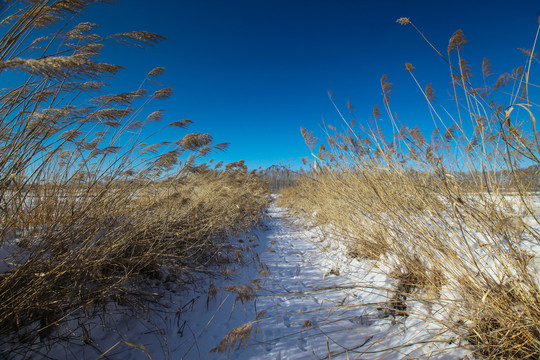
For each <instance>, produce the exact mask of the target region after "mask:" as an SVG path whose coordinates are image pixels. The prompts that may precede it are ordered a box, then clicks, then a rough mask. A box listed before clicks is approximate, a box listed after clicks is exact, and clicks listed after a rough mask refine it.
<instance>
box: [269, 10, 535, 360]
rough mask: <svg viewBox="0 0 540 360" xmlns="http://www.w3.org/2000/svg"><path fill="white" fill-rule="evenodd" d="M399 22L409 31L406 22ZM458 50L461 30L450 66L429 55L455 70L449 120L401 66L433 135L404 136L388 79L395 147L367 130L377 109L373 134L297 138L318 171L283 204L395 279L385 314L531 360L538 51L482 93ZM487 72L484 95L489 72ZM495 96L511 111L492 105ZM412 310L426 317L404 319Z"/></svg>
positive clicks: (355, 131) (495, 353) (493, 354)
mask: <svg viewBox="0 0 540 360" xmlns="http://www.w3.org/2000/svg"><path fill="white" fill-rule="evenodd" d="M398 22H400V23H401V24H403V25H408V26H413V27H414V28H415V29H416V30H418V29H417V28H416V27H415V26H414V24H413V23H412V22H411V21H410V20H409V19H406V18H402V19H399V20H398ZM539 29H540V28H539ZM420 34H421V35H422V36H424V35H423V34H422V33H420ZM536 38H538V34H537V35H536ZM465 43H466V39H465V36H464V34H463V33H462V32H461V31H457V32H456V33H455V34H454V36H453V37H452V38H451V39H450V42H449V46H448V54H447V56H443V55H442V54H441V53H440V52H439V51H438V50H437V49H435V48H434V49H435V50H436V52H437V54H438V55H440V56H441V57H442V58H443V60H444V61H446V62H447V63H448V65H449V67H450V73H451V79H452V89H453V98H454V102H455V105H456V111H455V114H456V115H455V116H454V117H450V118H449V119H448V114H446V115H444V116H443V115H441V114H440V113H441V110H440V108H439V107H438V106H437V104H435V103H434V102H433V96H434V90H433V89H432V88H431V85H428V86H427V87H425V88H424V87H420V85H419V83H418V81H417V80H416V78H415V76H414V67H413V66H412V65H411V64H406V71H408V72H409V73H410V74H411V76H412V77H413V80H414V81H415V82H416V84H418V85H419V87H420V90H421V91H422V93H423V94H424V96H425V99H426V101H427V103H428V105H429V107H430V110H431V114H432V116H433V120H434V121H435V123H436V124H438V127H437V129H435V131H434V132H433V133H432V134H431V136H430V137H427V136H425V135H424V134H423V133H422V132H421V131H420V129H419V128H417V127H414V128H408V127H406V126H403V125H401V124H399V122H398V121H397V120H396V118H395V117H394V116H393V115H392V114H393V112H392V111H391V108H390V92H391V91H392V84H391V83H390V82H389V80H388V78H387V77H386V76H383V77H382V78H381V88H382V91H383V94H384V98H383V104H384V108H385V110H386V113H387V114H388V116H389V119H388V121H389V123H390V124H391V127H392V129H393V134H392V136H391V137H388V138H391V139H392V141H387V140H386V139H385V136H384V134H383V131H382V130H381V129H380V128H379V127H378V125H377V124H376V122H377V121H380V120H382V116H381V114H380V112H379V110H378V108H377V107H375V108H374V114H373V116H374V119H375V122H374V123H373V124H371V125H366V126H359V127H355V126H354V125H353V124H351V122H349V121H347V120H346V119H345V118H343V120H344V121H345V122H346V125H347V126H346V131H344V132H340V131H338V130H337V129H336V128H335V127H332V126H328V128H327V129H326V130H325V132H326V144H321V145H320V146H318V145H319V144H318V142H319V141H318V139H316V138H315V137H314V136H313V134H312V133H311V132H310V131H308V130H306V129H303V130H302V134H303V136H304V139H305V141H306V144H307V145H308V146H309V147H310V148H311V149H312V154H313V157H314V168H313V170H312V171H311V173H310V174H308V175H307V176H304V177H303V178H301V179H300V180H298V179H297V181H296V185H295V186H294V187H290V188H287V189H285V190H283V191H282V195H281V197H280V198H279V201H280V204H281V205H282V206H283V207H287V208H289V209H290V211H291V212H292V213H293V214H295V215H297V216H300V217H303V218H305V219H306V220H308V221H309V222H311V223H313V224H315V225H322V226H323V227H324V228H325V229H326V231H328V232H329V233H330V234H332V235H333V237H334V238H340V239H343V241H344V242H345V244H346V246H347V249H348V250H347V251H348V253H349V255H350V256H352V257H357V258H361V259H369V260H375V261H377V262H378V264H379V266H380V268H382V269H385V270H386V272H387V274H388V275H389V276H391V277H392V278H394V279H395V283H394V286H393V287H392V288H390V289H389V294H390V295H389V296H388V301H387V304H386V311H387V313H388V314H389V315H393V316H400V315H403V316H415V317H418V318H420V319H423V320H425V321H429V322H433V321H434V322H437V323H438V324H440V325H442V326H443V327H444V328H446V329H447V330H448V333H449V334H454V337H455V339H456V341H458V340H461V341H462V343H463V344H465V345H464V346H466V347H469V348H471V349H472V350H473V351H474V353H475V355H477V356H479V357H482V358H488V359H495V358H509V359H510V358H513V359H525V358H531V359H532V358H537V357H538V355H539V354H540V341H539V339H540V332H539V329H540V293H539V287H538V285H539V281H538V275H536V272H537V271H538V269H537V261H536V259H537V256H538V245H539V241H540V232H539V229H540V223H539V218H538V216H539V213H538V202H535V199H534V196H535V191H537V190H538V180H537V179H538V171H539V169H540V167H539V166H540V146H539V145H538V144H539V141H538V140H539V139H538V136H539V133H538V131H537V129H536V119H535V116H534V113H537V111H538V104H537V103H535V102H534V100H533V95H534V93H533V92H532V89H533V88H534V87H535V86H536V85H534V84H533V83H532V82H531V79H530V74H531V65H533V63H534V62H537V61H538V60H537V58H536V54H535V53H534V46H533V49H531V50H524V53H525V54H526V56H527V61H526V66H525V67H519V68H517V69H515V70H514V71H513V72H512V73H510V74H503V75H501V76H500V77H499V78H498V79H497V80H496V81H494V83H493V85H481V86H480V87H478V86H476V84H473V80H472V76H471V73H470V67H469V66H468V65H467V63H466V61H465V60H464V58H463V57H462V48H463V46H464V44H465ZM428 44H429V45H431V44H430V43H429V42H428ZM535 45H536V40H535ZM482 70H483V71H482V77H481V78H482V79H484V80H485V81H486V84H488V83H489V79H490V76H491V67H490V64H489V61H487V60H484V63H483V69H482ZM508 89H510V90H508ZM511 89H513V90H511ZM508 91H510V94H508ZM501 94H502V95H503V96H504V97H507V98H506V99H505V100H506V103H507V104H506V105H502V104H497V100H498V99H499V97H500V96H501ZM349 110H351V111H352V106H350V105H349ZM469 121H470V124H469V125H466V124H465V122H469ZM468 129H471V130H468ZM317 146H318V149H317ZM413 301H416V302H421V303H424V304H426V306H425V308H424V310H422V311H420V312H418V311H416V310H415V309H412V308H411V306H410V304H412V302H413Z"/></svg>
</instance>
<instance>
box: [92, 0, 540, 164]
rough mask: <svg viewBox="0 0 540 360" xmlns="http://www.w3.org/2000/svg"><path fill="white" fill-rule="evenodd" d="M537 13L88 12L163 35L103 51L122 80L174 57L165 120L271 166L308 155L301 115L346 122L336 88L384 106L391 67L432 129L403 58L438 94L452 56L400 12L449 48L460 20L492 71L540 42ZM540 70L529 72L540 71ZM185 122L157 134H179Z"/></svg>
mask: <svg viewBox="0 0 540 360" xmlns="http://www.w3.org/2000/svg"><path fill="white" fill-rule="evenodd" d="M539 15H540V2H539V1H538V0H529V1H525V0H522V1H499V0H493V1H471V0H469V1H462V0H457V1H435V0H432V1H403V0H402V1H385V0H381V1H351V0H327V1H305V0H302V1H294V0H289V1H284V0H272V1H270V0H230V1H223V0H191V1H184V0H178V1H173V0H160V1H147V0H119V1H118V3H117V4H116V5H113V6H110V5H102V4H101V5H94V6H92V7H91V8H90V9H89V10H88V11H87V12H86V16H85V20H88V21H92V22H96V23H99V24H100V32H101V33H104V34H107V33H113V32H119V31H128V30H147V31H153V32H157V33H160V34H162V35H164V36H166V37H167V40H165V41H163V42H161V43H160V44H158V45H156V46H154V47H152V48H146V49H137V48H127V49H126V48H123V47H115V48H114V49H110V50H108V51H106V52H105V58H104V59H105V60H107V61H108V62H112V63H117V64H121V65H124V66H125V67H126V68H127V70H125V71H123V72H122V73H120V75H119V76H118V78H117V79H116V80H115V81H113V82H111V84H112V85H113V87H114V89H115V90H118V91H127V90H130V89H133V88H135V87H137V86H138V85H139V82H140V80H141V79H142V78H144V76H145V74H146V73H147V72H148V71H149V70H151V69H152V68H154V67H157V66H164V67H166V68H167V71H166V72H165V76H164V77H163V78H162V79H161V81H162V82H163V83H164V84H165V85H167V86H170V87H172V88H174V89H175V93H174V95H173V96H172V97H171V98H170V99H169V100H167V101H165V102H163V103H160V104H154V105H153V106H155V107H156V108H165V109H166V118H165V121H175V120H179V119H184V118H188V119H191V120H193V121H194V122H195V123H194V124H193V125H192V126H191V127H190V129H189V130H191V131H199V132H209V133H211V134H212V135H213V136H214V139H215V140H216V142H230V143H231V145H230V148H229V149H228V151H227V152H226V153H223V154H216V155H215V158H216V160H224V161H226V162H230V161H235V160H240V159H243V160H245V161H246V164H247V165H248V166H249V167H250V168H257V167H259V166H262V167H263V168H265V167H268V166H270V165H272V164H276V163H280V162H281V163H282V164H289V165H291V166H293V167H297V166H298V165H299V164H300V161H299V158H300V157H303V156H308V155H309V150H308V149H307V147H306V146H305V144H304V143H303V140H302V137H301V135H300V127H301V126H303V127H306V128H310V129H312V130H315V132H316V133H317V130H318V128H319V125H320V123H321V121H322V119H323V118H324V119H325V122H326V123H328V124H332V125H335V126H338V127H341V126H342V123H341V120H340V119H339V116H338V114H337V112H336V111H335V109H334V108H333V106H332V104H331V102H330V101H329V99H328V95H327V92H328V90H332V91H333V93H334V99H335V101H336V103H337V104H338V106H339V107H340V108H341V109H342V110H343V111H344V112H346V102H347V100H348V99H349V98H351V102H352V103H353V104H354V106H355V107H356V109H357V110H356V116H357V117H358V119H359V120H360V121H368V120H369V118H370V117H371V116H372V109H373V105H375V104H378V105H379V107H380V108H382V104H383V103H382V96H381V89H380V82H379V80H380V77H381V76H382V75H383V74H387V75H388V76H389V79H390V81H391V82H392V83H394V84H395V85H394V91H393V93H392V94H391V100H390V101H391V106H392V110H393V111H394V112H395V113H397V114H398V117H399V119H400V121H402V122H403V123H404V124H406V125H408V126H411V127H412V126H414V125H418V126H420V127H421V128H423V129H425V130H426V131H430V130H433V126H432V120H431V118H430V116H429V111H428V109H427V106H426V104H425V101H424V100H423V98H422V95H421V93H420V92H419V91H418V89H417V88H416V85H414V83H413V81H412V79H411V78H410V75H409V74H408V73H407V72H406V71H405V67H404V64H405V63H406V62H410V63H412V64H413V65H414V66H415V67H416V70H415V75H416V76H417V78H418V80H419V81H420V83H421V84H422V86H425V85H426V84H427V83H430V82H431V83H433V86H434V88H435V90H436V91H437V97H438V99H439V101H441V102H442V101H445V100H446V99H447V98H448V95H447V94H446V93H447V91H448V90H449V89H450V87H449V83H450V80H449V79H450V78H449V73H448V67H447V65H446V64H445V63H444V62H443V61H442V60H440V59H439V58H438V57H437V55H436V54H435V53H434V52H433V51H432V50H431V49H430V48H429V46H428V45H427V44H426V43H425V42H424V41H423V40H422V39H421V37H420V36H419V35H418V34H417V33H416V32H415V31H414V30H413V29H412V28H411V27H406V26H401V25H399V24H397V23H396V19H397V18H399V17H410V18H411V20H412V21H413V22H414V23H415V24H416V26H418V27H419V28H420V29H421V30H422V31H423V32H424V33H425V34H426V36H427V37H428V38H429V39H430V40H431V41H432V42H433V44H434V45H436V46H437V47H438V48H440V49H441V50H442V52H443V53H446V48H447V45H448V39H449V38H450V37H451V36H452V34H453V33H454V31H456V30H457V29H462V30H463V32H464V33H465V36H466V37H467V39H468V44H467V45H466V47H465V51H464V52H463V55H464V57H465V58H466V59H467V60H468V62H469V63H470V64H471V66H472V69H473V72H475V73H477V74H479V72H480V69H481V62H482V59H483V58H484V57H487V58H488V59H490V61H491V62H492V66H493V69H494V71H495V73H502V72H509V71H511V70H512V68H514V67H516V66H517V65H519V64H522V63H524V58H523V56H522V55H521V54H520V52H519V51H518V50H517V48H531V47H532V43H533V40H534V35H535V32H536V28H537V25H538V23H537V19H538V16H539ZM538 71H540V70H537V71H536V72H533V73H532V75H531V79H532V81H533V82H536V83H538V82H539V81H535V78H536V79H538V78H539V75H538V74H539V72H538ZM535 76H536V77H535ZM477 80H479V79H477ZM430 126H431V127H430ZM184 133H185V131H183V130H180V129H178V130H174V131H173V132H172V131H168V132H167V133H164V134H162V135H160V136H162V137H164V138H169V139H171V138H172V140H175V139H176V138H177V137H181V136H183V135H184Z"/></svg>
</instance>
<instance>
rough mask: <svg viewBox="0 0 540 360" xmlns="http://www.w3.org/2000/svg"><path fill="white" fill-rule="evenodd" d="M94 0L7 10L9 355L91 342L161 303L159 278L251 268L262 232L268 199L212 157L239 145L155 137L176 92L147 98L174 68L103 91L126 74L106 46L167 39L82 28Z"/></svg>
mask: <svg viewBox="0 0 540 360" xmlns="http://www.w3.org/2000/svg"><path fill="white" fill-rule="evenodd" d="M93 2H94V1H90V0H51V1H7V2H2V3H0V26H1V31H2V32H1V34H2V39H1V41H0V74H1V76H2V77H4V76H6V74H8V73H10V74H12V75H11V76H12V77H11V78H10V81H7V82H4V83H3V84H4V85H8V84H9V83H11V84H12V86H11V87H10V88H4V89H1V90H0V168H1V171H0V337H1V338H2V342H3V343H4V345H3V346H2V348H1V349H0V350H2V351H3V354H6V355H9V357H11V356H15V355H16V354H18V355H20V356H22V357H27V356H31V355H32V354H31V353H28V351H29V349H30V348H31V346H32V344H33V343H36V341H37V342H39V341H41V342H45V341H65V342H67V343H69V341H72V340H76V341H79V342H80V341H84V342H86V343H87V344H91V342H92V339H91V338H88V334H87V333H85V331H84V321H83V320H84V319H88V318H93V317H95V316H99V317H100V318H102V319H106V318H107V316H108V315H109V314H108V313H107V311H108V309H110V307H109V305H110V304H117V305H120V306H122V307H124V308H125V309H128V311H132V312H133V313H135V314H137V310H142V309H147V308H148V307H149V306H150V305H151V304H152V303H154V302H155V301H157V299H156V296H157V294H156V293H154V292H153V291H152V289H149V288H148V287H147V286H146V285H145V279H148V278H152V279H158V280H162V281H168V282H171V281H172V282H174V283H175V285H177V286H178V288H179V289H181V288H182V287H183V286H185V285H186V284H188V283H190V282H192V281H194V279H196V277H197V274H202V273H210V272H211V271H212V265H214V264H223V263H226V262H227V261H237V260H238V258H239V256H238V251H240V250H241V248H237V247H235V245H234V244H233V243H232V242H230V239H232V238H234V237H235V236H237V235H239V234H242V233H246V232H249V231H250V230H251V229H252V228H253V227H254V226H256V225H257V224H258V222H259V220H260V219H261V218H262V216H263V215H264V209H265V207H266V206H267V202H268V196H267V188H266V185H265V183H264V181H261V178H260V176H259V175H258V174H255V173H249V172H248V171H247V168H246V166H245V165H244V164H243V162H242V161H239V162H236V163H231V164H228V165H226V166H223V165H222V164H221V163H218V164H215V165H213V167H212V168H210V166H211V163H212V161H209V162H208V163H204V162H203V160H202V159H203V158H204V157H206V156H207V155H208V154H210V153H212V152H214V151H220V150H224V149H225V148H226V144H215V143H214V142H213V139H212V136H211V135H210V134H203V133H191V134H187V135H184V136H183V137H181V138H180V139H179V140H176V141H172V142H168V141H165V142H160V143H153V142H152V138H151V137H148V136H147V134H148V133H149V130H147V128H146V126H147V124H149V123H153V122H156V121H159V120H161V118H162V117H163V112H162V111H161V110H158V111H154V112H151V113H150V112H147V111H146V109H147V106H148V104H149V103H150V101H154V100H160V99H164V98H167V97H168V96H169V95H170V94H171V93H172V90H171V89H169V88H161V87H160V88H157V89H155V90H153V91H152V92H149V91H148V90H146V87H150V88H152V87H155V86H157V85H159V84H158V83H157V82H156V81H155V80H154V79H155V78H156V77H157V76H159V75H161V74H162V73H163V69H162V68H156V69H154V70H152V71H151V72H150V73H149V74H148V75H147V77H146V79H145V81H144V82H143V84H142V85H141V87H140V88H139V89H137V90H136V91H133V92H128V93H121V94H110V95H103V91H104V89H105V86H106V84H105V83H104V82H103V81H104V80H106V79H108V78H110V77H111V76H113V75H114V74H115V73H116V72H117V71H119V70H120V69H121V67H120V66H117V65H110V64H106V63H102V62H99V61H98V60H97V59H98V56H99V55H100V51H101V50H102V48H103V47H104V45H105V44H107V43H110V42H114V41H116V42H120V43H126V44H129V45H135V46H141V45H152V44H154V43H155V42H157V41H159V40H161V39H162V38H163V37H161V36H159V35H157V34H153V33H149V32H129V33H121V34H114V35H111V36H107V37H102V36H100V35H98V34H95V33H94V29H95V27H96V25H95V24H91V23H86V22H83V23H79V24H72V21H73V20H74V18H75V17H77V16H78V15H79V13H80V12H81V11H83V10H84V9H85V8H86V7H87V6H88V5H89V4H91V3H93ZM47 30H50V33H48V32H47ZM38 36H39V37H38ZM143 86H144V88H143ZM93 93H97V94H98V95H95V96H92V95H93ZM190 123H191V121H190V120H187V119H186V120H180V121H175V122H173V123H171V124H169V125H168V126H169V127H172V128H178V129H183V128H185V127H187V126H188V125H189V124H190ZM179 131H181V130H179ZM74 320H76V321H74ZM68 321H69V323H68ZM104 321H105V320H104ZM81 329H82V333H81V332H80V331H79V330H81ZM76 334H79V335H76ZM80 334H83V335H82V337H83V338H80V337H81V335H80Z"/></svg>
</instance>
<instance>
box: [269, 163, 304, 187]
mask: <svg viewBox="0 0 540 360" xmlns="http://www.w3.org/2000/svg"><path fill="white" fill-rule="evenodd" d="M263 177H264V178H265V179H266V180H267V181H268V184H269V186H270V191H272V192H273V193H275V192H278V191H279V190H281V189H283V188H286V187H289V186H292V185H294V182H295V179H296V178H297V177H298V172H297V171H293V170H291V169H289V168H288V167H286V166H283V165H272V166H270V167H269V168H267V169H266V170H264V172H263Z"/></svg>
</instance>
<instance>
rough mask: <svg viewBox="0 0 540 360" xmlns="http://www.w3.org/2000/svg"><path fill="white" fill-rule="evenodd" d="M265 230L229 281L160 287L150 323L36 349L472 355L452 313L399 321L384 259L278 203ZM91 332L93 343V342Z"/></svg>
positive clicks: (420, 310)
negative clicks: (359, 254)
mask: <svg viewBox="0 0 540 360" xmlns="http://www.w3.org/2000/svg"><path fill="white" fill-rule="evenodd" d="M265 225H266V226H265V229H264V230H259V231H258V232H257V233H256V235H257V236H256V238H257V239H247V238H246V239H244V244H245V245H247V247H248V248H249V249H250V252H251V253H248V254H245V255H244V258H245V259H246V260H247V261H245V262H244V263H243V264H240V263H237V264H231V265H229V267H228V269H226V270H225V269H224V270H223V271H222V273H223V276H220V277H218V278H215V277H214V278H213V279H208V278H207V279H202V280H200V281H198V282H196V285H195V286H193V287H191V288H187V289H175V288H174V287H171V286H168V287H167V288H165V289H163V288H162V285H161V288H159V289H155V291H156V292H158V293H161V294H162V298H161V305H162V306H160V307H154V308H153V309H152V310H148V313H147V314H146V315H147V316H146V318H147V319H146V320H141V319H140V318H136V317H132V316H130V314H129V312H127V311H126V310H125V309H123V308H122V307H121V306H118V305H116V306H115V307H113V306H112V305H111V307H110V308H109V309H108V311H109V312H112V313H114V314H115V315H114V316H113V317H112V318H111V319H109V323H108V324H107V325H106V326H105V327H104V326H103V325H102V321H101V319H99V318H96V319H95V320H92V321H86V322H85V323H84V331H83V332H80V333H79V335H80V337H81V341H80V342H79V343H77V342H76V341H74V342H71V343H70V344H67V345H66V344H64V345H60V344H55V345H52V346H49V347H47V346H45V345H44V344H40V343H38V344H36V347H37V348H38V349H40V352H41V353H42V354H44V355H46V356H48V357H50V358H54V359H64V358H68V359H70V358H73V359H96V358H98V357H99V356H100V355H101V354H103V353H104V352H106V351H107V350H110V351H108V352H107V354H106V356H107V358H110V359H149V358H150V357H149V355H150V356H152V357H153V358H154V359H169V358H170V359H210V360H212V359H324V358H332V359H347V358H349V359H360V358H361V359H402V358H408V357H411V358H413V357H419V358H429V357H433V358H437V359H463V358H465V357H467V355H468V353H469V351H468V350H466V349H465V348H464V347H462V346H459V345H460V344H458V343H456V341H454V340H455V337H456V336H455V335H454V334H446V333H444V329H443V328H441V327H440V326H438V324H437V321H436V320H437V317H438V312H440V311H441V310H443V309H437V308H435V307H433V308H432V307H430V306H429V304H424V303H422V302H419V301H414V300H412V299H411V300H409V301H407V305H408V307H407V312H408V313H409V316H408V317H405V316H393V315H391V314H390V312H389V311H388V310H387V304H388V299H389V298H390V297H391V295H392V294H389V293H388V290H387V289H389V288H392V285H393V283H392V281H393V280H392V279H391V278H390V277H388V276H387V275H386V274H385V271H384V269H381V268H379V267H378V265H377V263H376V262H374V261H370V260H362V261H360V260H357V259H351V258H348V257H346V255H345V254H346V251H345V249H344V244H342V243H341V242H340V241H337V239H333V238H331V237H329V236H326V237H323V236H322V231H321V229H320V228H317V227H313V228H310V229H309V228H308V229H306V228H305V227H304V226H301V224H299V223H298V222H297V221H296V220H294V219H292V218H289V217H288V216H287V215H286V213H285V212H284V211H283V210H282V209H279V208H278V207H276V205H272V206H271V207H270V209H269V219H268V220H267V221H266V224H265ZM159 284H160V283H158V282H156V283H155V286H156V287H157V286H160V285H159ZM213 288H215V289H216V290H217V293H215V294H213V293H212V291H209V290H211V289H213ZM242 294H243V295H242ZM213 295H215V296H213ZM415 314H420V316H415ZM426 314H428V315H429V316H431V317H432V318H433V319H434V321H431V322H430V321H427V322H426V321H425V318H426ZM76 321H78V320H72V325H74V322H76ZM244 324H247V325H244ZM68 325H69V324H68ZM242 325H244V327H241V326H242ZM238 327H240V328H239V329H238V330H237V332H236V333H237V335H239V337H238V338H235V339H234V337H229V339H228V340H229V344H230V342H231V340H235V341H236V342H235V344H234V346H232V347H231V346H229V348H227V349H226V350H225V351H224V352H215V351H214V352H212V349H215V348H217V347H219V345H220V342H221V341H222V340H223V339H224V338H225V336H226V335H227V334H228V333H229V332H231V331H232V330H234V329H237V328H238ZM240 330H243V331H245V334H246V335H247V334H249V335H250V336H245V337H243V338H242V337H241V336H240V335H241V333H242V332H241V331H240ZM58 331H60V330H58ZM84 333H86V334H89V335H90V337H86V339H89V338H92V339H94V342H92V343H91V344H85V343H84V341H82V339H84V338H85V336H84ZM246 345H247V346H246ZM0 346H1V345H0ZM148 354H149V355H148ZM34 357H35V356H34Z"/></svg>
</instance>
